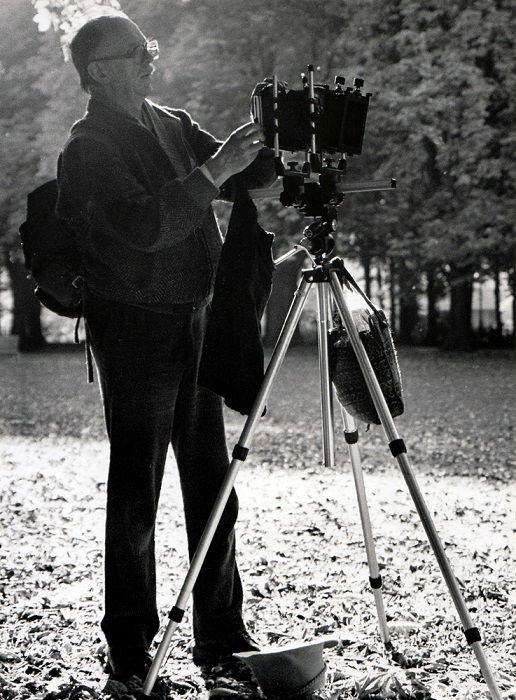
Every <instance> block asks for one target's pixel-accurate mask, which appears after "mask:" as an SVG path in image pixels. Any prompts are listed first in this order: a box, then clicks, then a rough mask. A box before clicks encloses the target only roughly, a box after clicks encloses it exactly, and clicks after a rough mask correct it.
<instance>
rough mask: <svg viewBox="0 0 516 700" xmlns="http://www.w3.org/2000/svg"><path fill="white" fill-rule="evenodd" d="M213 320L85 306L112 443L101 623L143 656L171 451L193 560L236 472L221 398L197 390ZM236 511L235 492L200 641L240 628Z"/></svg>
mask: <svg viewBox="0 0 516 700" xmlns="http://www.w3.org/2000/svg"><path fill="white" fill-rule="evenodd" d="M206 314H207V311H206V309H200V310H196V311H189V312H186V313H178V314H161V313H154V312H152V311H148V310H146V309H140V308H136V307H132V306H128V305H125V304H118V303H114V302H108V301H104V300H99V299H93V298H90V299H89V300H88V302H87V305H86V312H85V317H86V323H87V329H88V334H89V337H90V342H91V346H92V349H93V354H94V357H95V362H96V365H97V370H98V374H99V379H100V384H101V391H102V398H103V405H104V413H105V421H106V427H107V433H108V437H109V441H110V463H109V476H108V482H107V511H106V547H105V615H104V618H103V620H102V623H101V627H102V629H103V631H104V634H105V636H106V639H107V641H108V644H109V645H110V647H112V648H115V647H119V648H120V647H122V648H148V647H149V645H150V643H151V641H152V639H153V637H154V636H155V634H156V633H157V631H158V628H159V619H158V612H157V607H156V570H155V555H154V531H155V519H156V511H157V507H158V501H159V496H160V488H161V481H162V477H163V470H164V465H165V459H166V454H167V450H168V445H169V443H170V442H171V443H172V446H173V449H174V453H175V457H176V461H177V466H178V469H179V477H180V484H181V491H182V498H183V505H184V514H185V521H186V532H187V538H188V549H189V553H190V557H191V556H192V555H193V553H194V551H195V549H196V546H197V543H198V541H199V538H200V536H201V534H202V532H203V529H204V526H205V523H206V521H207V519H208V516H209V514H210V512H211V508H212V505H213V503H214V501H215V498H216V496H217V494H218V492H219V488H220V486H221V484H222V481H223V478H224V476H225V474H226V471H227V469H228V466H229V462H228V455H227V448H226V441H225V433H224V423H223V416H222V405H221V399H220V398H219V397H218V396H216V395H215V394H214V393H212V392H210V391H209V390H207V389H203V388H202V387H199V386H198V385H197V370H198V365H199V357H200V352H201V348H202V341H203V336H204V332H205V327H206ZM237 514H238V500H237V497H236V494H235V492H234V490H233V492H232V493H231V496H230V498H229V501H228V503H227V506H226V508H225V511H224V513H223V516H222V518H221V521H220V523H219V526H218V529H217V531H216V534H215V537H214V539H213V541H212V544H211V547H210V549H209V552H208V554H207V557H206V559H205V562H204V564H203V567H202V569H201V572H200V574H199V577H198V579H197V582H196V585H195V587H194V591H193V629H194V637H195V640H196V643H207V642H208V643H212V642H217V641H218V640H221V641H223V640H224V637H226V636H227V635H231V634H234V633H238V632H240V631H241V630H243V627H244V626H243V622H242V585H241V582H240V576H239V574H238V570H237V566H236V563H235V533H234V524H235V521H236V518H237ZM171 535H173V533H171ZM185 573H186V572H185Z"/></svg>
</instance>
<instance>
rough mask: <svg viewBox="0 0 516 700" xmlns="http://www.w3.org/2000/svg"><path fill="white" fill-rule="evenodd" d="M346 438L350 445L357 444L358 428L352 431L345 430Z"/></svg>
mask: <svg viewBox="0 0 516 700" xmlns="http://www.w3.org/2000/svg"><path fill="white" fill-rule="evenodd" d="M344 438H345V440H346V442H347V444H348V445H355V444H356V443H357V442H358V430H353V432H351V433H346V431H344Z"/></svg>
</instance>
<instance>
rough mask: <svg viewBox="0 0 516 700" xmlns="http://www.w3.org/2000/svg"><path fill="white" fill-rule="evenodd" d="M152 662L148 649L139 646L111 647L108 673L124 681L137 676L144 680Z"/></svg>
mask: <svg viewBox="0 0 516 700" xmlns="http://www.w3.org/2000/svg"><path fill="white" fill-rule="evenodd" d="M151 663H152V658H151V655H150V654H149V652H148V651H147V649H143V648H139V647H127V648H123V647H109V650H108V654H107V664H106V673H109V677H110V678H111V679H112V680H114V681H124V679H125V680H127V679H130V678H132V677H133V676H136V677H137V678H139V679H140V680H141V681H144V680H145V678H146V676H147V671H148V670H149V668H150V666H151Z"/></svg>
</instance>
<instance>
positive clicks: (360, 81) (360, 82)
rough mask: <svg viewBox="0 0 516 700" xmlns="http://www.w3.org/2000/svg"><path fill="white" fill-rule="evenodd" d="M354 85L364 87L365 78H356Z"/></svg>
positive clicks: (358, 87)
mask: <svg viewBox="0 0 516 700" xmlns="http://www.w3.org/2000/svg"><path fill="white" fill-rule="evenodd" d="M353 85H354V86H355V87H356V88H357V90H359V89H360V88H361V87H364V79H363V78H355V80H354V81H353Z"/></svg>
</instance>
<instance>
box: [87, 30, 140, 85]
mask: <svg viewBox="0 0 516 700" xmlns="http://www.w3.org/2000/svg"><path fill="white" fill-rule="evenodd" d="M145 41H146V37H145V36H144V35H143V34H142V32H141V31H140V29H139V28H138V27H137V26H136V24H134V23H133V22H130V21H129V20H125V19H123V18H121V19H120V21H119V22H117V24H116V25H113V26H112V27H111V29H110V30H109V31H108V32H106V34H105V35H104V36H103V38H102V40H101V42H100V44H99V45H98V46H97V48H96V49H95V51H94V52H93V55H92V56H91V58H90V63H92V62H94V61H95V62H97V64H98V65H99V66H101V68H102V71H103V72H104V73H105V75H106V80H105V81H103V82H104V85H105V86H106V87H108V88H110V89H111V90H113V91H115V92H116V93H118V94H126V95H128V94H131V93H132V94H135V95H138V96H139V97H146V96H147V95H148V94H149V92H150V84H151V76H152V73H153V72H154V66H153V58H152V56H151V55H150V54H149V53H147V52H146V51H145V50H144V49H143V45H144V44H145ZM133 51H134V54H133V55H131V56H127V55H128V54H131V53H132V52H133ZM109 56H121V58H107V59H104V57H109ZM99 59H100V60H99ZM102 59H104V60H102Z"/></svg>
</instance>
